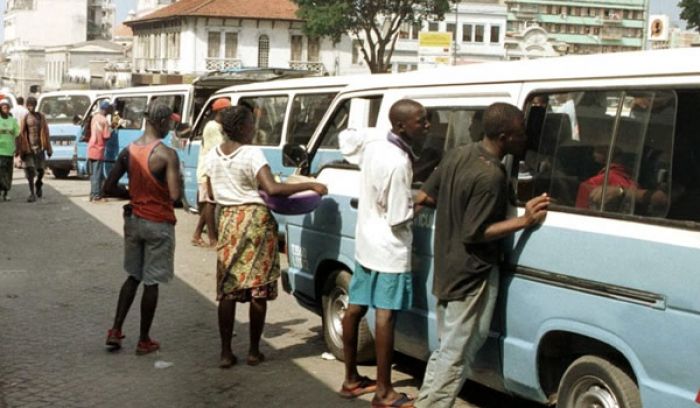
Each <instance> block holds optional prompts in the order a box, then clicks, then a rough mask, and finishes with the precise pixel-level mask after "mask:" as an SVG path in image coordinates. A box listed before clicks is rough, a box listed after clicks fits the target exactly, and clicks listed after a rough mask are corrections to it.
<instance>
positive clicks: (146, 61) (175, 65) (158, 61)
mask: <svg viewBox="0 0 700 408" xmlns="http://www.w3.org/2000/svg"><path fill="white" fill-rule="evenodd" d="M134 64H135V67H134V69H135V71H136V72H179V71H180V70H179V65H180V64H179V60H177V59H173V58H134Z"/></svg>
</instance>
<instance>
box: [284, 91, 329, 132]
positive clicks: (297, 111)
mask: <svg viewBox="0 0 700 408" xmlns="http://www.w3.org/2000/svg"><path fill="white" fill-rule="evenodd" d="M335 95H336V92H331V93H319V94H307V95H297V96H295V97H294V99H293V100H292V110H291V112H290V114H289V125H288V129H287V143H293V144H300V145H306V144H307V143H309V140H310V139H311V136H313V134H314V130H316V126H317V125H318V123H319V122H320V121H321V119H322V118H323V114H324V113H326V110H327V109H328V107H329V106H330V104H331V102H332V101H333V98H335Z"/></svg>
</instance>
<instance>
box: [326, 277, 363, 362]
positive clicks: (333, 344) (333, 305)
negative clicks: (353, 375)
mask: <svg viewBox="0 0 700 408" xmlns="http://www.w3.org/2000/svg"><path fill="white" fill-rule="evenodd" d="M351 277H352V275H351V274H350V272H348V271H346V270H337V271H334V272H333V273H331V274H330V276H329V277H328V280H327V281H326V285H325V287H324V290H323V297H322V300H321V302H322V306H323V340H324V341H325V342H326V347H328V350H330V352H331V353H333V355H334V356H335V358H337V359H338V360H340V361H343V360H344V356H343V316H345V309H347V307H348V299H349V296H348V288H349V287H350V278H351ZM374 357H375V355H374V339H373V338H372V333H371V332H370V330H369V325H368V324H367V319H366V318H362V320H361V321H360V327H359V328H358V333H357V362H359V363H364V362H368V361H372V360H374Z"/></svg>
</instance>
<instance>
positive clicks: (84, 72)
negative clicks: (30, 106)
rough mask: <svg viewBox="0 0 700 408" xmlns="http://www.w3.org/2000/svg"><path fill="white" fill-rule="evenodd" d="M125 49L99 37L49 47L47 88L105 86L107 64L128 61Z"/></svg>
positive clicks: (53, 89)
mask: <svg viewBox="0 0 700 408" xmlns="http://www.w3.org/2000/svg"><path fill="white" fill-rule="evenodd" d="M124 53H125V49H124V48H123V47H122V46H121V45H119V44H117V43H113V42H111V41H105V40H96V41H87V42H83V43H78V44H71V45H66V46H62V47H50V48H47V49H46V70H45V71H46V74H45V77H44V90H45V91H57V90H62V89H91V88H94V89H98V88H104V87H105V84H104V78H105V72H104V71H105V67H106V66H108V65H109V64H112V63H119V62H124V61H125V55H124Z"/></svg>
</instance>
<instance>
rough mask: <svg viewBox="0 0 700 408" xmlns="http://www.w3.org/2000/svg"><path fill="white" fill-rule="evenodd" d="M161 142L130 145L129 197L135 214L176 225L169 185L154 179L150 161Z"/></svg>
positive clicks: (150, 219)
mask: <svg viewBox="0 0 700 408" xmlns="http://www.w3.org/2000/svg"><path fill="white" fill-rule="evenodd" d="M160 143H161V141H160V140H156V141H155V142H152V143H149V144H147V145H137V144H135V143H131V144H129V195H130V196H131V206H132V207H133V211H134V214H135V215H137V216H138V217H141V218H143V219H145V220H149V221H153V222H169V223H171V224H175V221H176V220H175V209H174V208H173V202H172V200H171V199H170V192H169V190H168V184H167V183H165V182H160V181H158V180H157V179H156V178H155V177H153V173H151V169H150V167H149V165H148V159H149V158H150V157H151V153H153V149H155V148H156V146H158V145H159V144H160Z"/></svg>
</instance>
